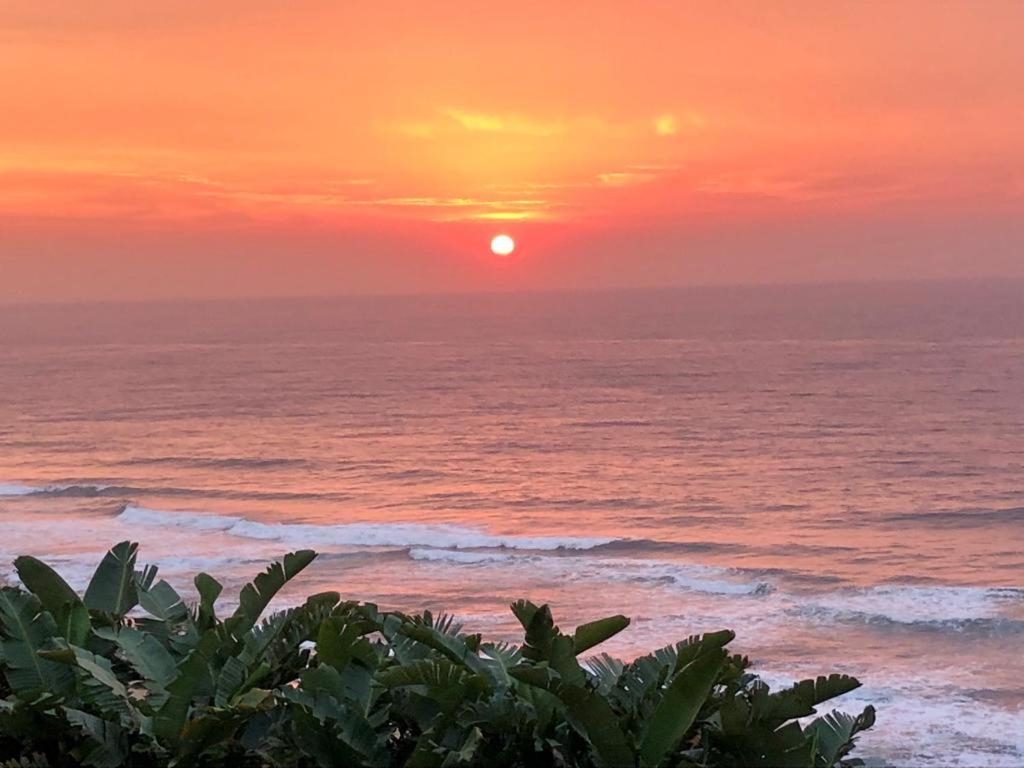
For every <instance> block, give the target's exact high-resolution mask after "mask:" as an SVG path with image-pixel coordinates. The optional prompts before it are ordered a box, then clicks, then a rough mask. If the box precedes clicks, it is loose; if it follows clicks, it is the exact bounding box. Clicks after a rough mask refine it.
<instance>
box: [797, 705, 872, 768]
mask: <svg viewBox="0 0 1024 768" xmlns="http://www.w3.org/2000/svg"><path fill="white" fill-rule="evenodd" d="M874 724H875V708H874V707H871V706H869V707H865V709H864V711H863V712H861V713H860V714H859V715H858V716H857V717H853V716H851V715H848V714H846V713H845V712H838V711H832V712H829V713H828V714H827V715H824V716H822V717H819V718H816V719H815V720H814V721H813V722H812V723H810V724H809V725H808V726H807V727H806V728H805V729H804V733H805V734H806V735H807V737H808V738H813V739H814V740H815V743H816V745H817V750H816V751H817V758H816V761H815V765H816V766H818V767H819V768H832V766H834V765H835V764H836V763H838V762H839V761H840V760H841V759H842V758H843V757H845V756H846V755H847V754H848V753H849V752H850V751H851V750H852V749H853V742H854V736H856V735H857V734H858V733H860V732H861V731H866V730H867V729H868V728H870V727H871V726H873V725H874Z"/></svg>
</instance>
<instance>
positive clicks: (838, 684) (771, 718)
mask: <svg viewBox="0 0 1024 768" xmlns="http://www.w3.org/2000/svg"><path fill="white" fill-rule="evenodd" d="M859 687H860V681H858V680H857V679H856V678H854V677H850V676H849V675H838V674H833V675H829V676H828V677H825V676H819V677H818V678H816V679H814V680H801V681H800V682H798V683H794V684H793V686H792V687H791V688H786V689H784V690H781V691H777V692H775V693H771V694H767V695H765V696H758V697H755V698H754V700H753V702H752V703H753V705H754V709H753V717H754V718H755V719H758V720H763V721H764V722H766V723H768V724H769V725H774V726H775V727H777V726H779V725H782V723H784V722H786V721H787V720H792V719H794V718H798V717H807V716H808V715H813V714H814V708H815V707H816V706H818V705H819V704H821V703H823V702H826V701H828V700H829V699H834V698H835V697H836V696H842V695H843V694H844V693H849V692H850V691H852V690H854V689H856V688H859ZM762 690H764V691H765V692H766V693H767V688H765V687H762Z"/></svg>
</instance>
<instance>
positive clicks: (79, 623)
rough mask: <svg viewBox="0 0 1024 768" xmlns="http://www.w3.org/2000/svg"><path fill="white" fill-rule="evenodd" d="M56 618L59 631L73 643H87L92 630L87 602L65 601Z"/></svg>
mask: <svg viewBox="0 0 1024 768" xmlns="http://www.w3.org/2000/svg"><path fill="white" fill-rule="evenodd" d="M54 618H55V619H56V620H57V631H58V632H59V633H60V634H61V636H62V637H63V638H64V639H65V640H67V641H68V642H69V643H70V644H71V645H85V643H86V640H87V639H88V638H89V632H91V631H92V621H91V619H90V618H89V609H88V608H86V607H85V603H82V602H77V603H64V605H62V606H61V607H60V609H59V610H58V611H57V614H56V616H54Z"/></svg>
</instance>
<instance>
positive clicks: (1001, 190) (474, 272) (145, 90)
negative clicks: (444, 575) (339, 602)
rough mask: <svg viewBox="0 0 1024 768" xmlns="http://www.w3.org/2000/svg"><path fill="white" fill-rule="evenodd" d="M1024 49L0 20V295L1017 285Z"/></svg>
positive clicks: (590, 9)
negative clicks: (500, 247) (506, 251)
mask: <svg viewBox="0 0 1024 768" xmlns="http://www.w3.org/2000/svg"><path fill="white" fill-rule="evenodd" d="M1022 30H1024V2H1020V1H1019V0H1005V1H1004V0H983V1H981V2H979V1H978V0H969V1H967V2H951V1H947V0H922V1H921V2H910V1H905V2H871V1H858V2H841V1H840V0H832V1H830V2H810V1H808V2H781V1H780V2H768V1H762V0H756V1H755V0H750V1H749V2H668V1H666V2H654V1H653V0H637V1H634V2H559V3H551V2H533V1H532V0H523V1H519V2H509V3H481V2H478V1H476V0H458V1H453V0H445V1H442V2H433V3H424V2H379V3H378V2H370V3H354V2H327V1H326V0H324V1H321V0H292V2H268V1H267V0H218V2H208V0H167V1H166V2H158V3H140V2H137V0H93V1H92V2H88V3H82V2H68V0H32V2H22V1H20V0H13V1H12V0H0V301H34V300H47V301H49V300H67V299H71V300H80V299H90V298H97V299H107V298H147V297H160V298H167V297H207V296H250V295H251V296H259V295H301V294H344V293H394V292H399V293H404V292H421V291H423V292H432V291H463V290H509V289H519V288H531V289H533V288H537V289H561V288H593V287H602V288H603V287H619V286H621V287H632V286H647V285H661V284H697V283H721V282H779V281H817V280H842V279H857V280H861V279H885V278H914V277H929V278H931V277H962V276H994V275H1008V276H1024V44H1022V42H1021V34H1022ZM499 232H507V233H508V234H510V235H512V236H513V237H514V238H515V239H516V241H517V245H518V247H517V250H516V252H515V254H514V255H513V256H511V257H509V258H507V259H499V258H497V257H495V256H493V255H492V254H491V253H490V251H489V249H488V243H489V241H490V239H491V237H492V236H493V235H495V234H497V233H499Z"/></svg>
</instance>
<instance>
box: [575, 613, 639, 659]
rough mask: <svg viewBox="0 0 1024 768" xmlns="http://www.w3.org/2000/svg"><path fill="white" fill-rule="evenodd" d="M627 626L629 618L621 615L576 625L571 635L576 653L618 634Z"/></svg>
mask: <svg viewBox="0 0 1024 768" xmlns="http://www.w3.org/2000/svg"><path fill="white" fill-rule="evenodd" d="M628 626H629V619H627V618H626V617H625V616H621V615H619V616H609V617H608V618H606V619H598V620H597V621H591V622H589V623H587V624H580V625H579V626H578V627H576V633H575V634H574V635H573V637H572V642H573V646H574V647H575V649H576V653H577V655H578V654H581V653H584V652H586V651H589V650H590V649H591V648H593V647H594V646H597V645H600V644H601V643H603V642H604V641H605V640H607V639H608V638H610V637H614V636H615V635H617V634H619V632H621V631H622V630H624V629H625V628H626V627H628Z"/></svg>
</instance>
